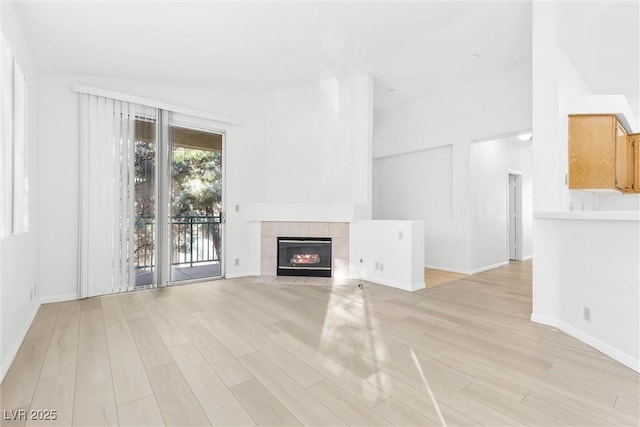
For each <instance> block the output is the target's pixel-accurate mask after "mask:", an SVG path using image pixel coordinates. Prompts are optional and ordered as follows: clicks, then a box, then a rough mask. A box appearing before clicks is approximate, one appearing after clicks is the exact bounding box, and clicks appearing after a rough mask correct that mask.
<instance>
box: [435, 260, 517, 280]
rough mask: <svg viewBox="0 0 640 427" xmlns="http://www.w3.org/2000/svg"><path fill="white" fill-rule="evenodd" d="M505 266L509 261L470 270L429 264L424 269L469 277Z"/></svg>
mask: <svg viewBox="0 0 640 427" xmlns="http://www.w3.org/2000/svg"><path fill="white" fill-rule="evenodd" d="M507 264H509V260H507V261H502V262H498V263H496V264H491V265H485V266H483V267H478V268H472V269H470V270H458V269H455V268H451V267H441V266H437V265H431V264H428V265H425V266H424V268H433V269H434V270H443V271H450V272H452V273H459V274H466V275H468V276H471V275H474V274H478V273H482V272H483V271H487V270H493V269H494V268H500V267H503V266H505V265H507Z"/></svg>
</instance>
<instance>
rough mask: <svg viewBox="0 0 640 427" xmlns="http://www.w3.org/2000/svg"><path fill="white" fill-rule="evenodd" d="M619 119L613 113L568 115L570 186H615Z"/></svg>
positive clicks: (606, 187) (594, 187)
mask: <svg viewBox="0 0 640 427" xmlns="http://www.w3.org/2000/svg"><path fill="white" fill-rule="evenodd" d="M615 123H616V119H615V116H611V115H570V116H569V188H570V189H576V190H578V189H614V188H615V173H614V169H615V162H614V157H615V141H614V140H615V136H616V127H615Z"/></svg>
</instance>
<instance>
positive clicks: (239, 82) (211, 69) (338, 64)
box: [15, 0, 531, 108]
mask: <svg viewBox="0 0 640 427" xmlns="http://www.w3.org/2000/svg"><path fill="white" fill-rule="evenodd" d="M15 7H16V11H17V13H18V16H19V17H20V19H21V20H22V23H21V24H22V26H23V28H24V30H25V33H26V36H27V41H28V43H29V45H30V46H31V48H32V51H33V56H34V58H35V61H36V63H37V65H38V67H39V68H40V69H42V70H47V71H59V72H70V73H79V74H88V75H102V76H111V77H121V78H132V79H151V80H157V81H166V82H171V83H185V82H188V83H191V84H207V85H214V86H220V87H227V88H242V89H270V88H276V87H285V86H291V85H294V84H297V83H304V82H309V81H314V80H318V79H321V78H329V77H340V76H346V75H349V74H352V73H361V72H367V73H371V74H372V75H373V76H374V77H375V79H376V94H375V95H376V107H377V108H385V107H388V106H391V105H397V104H398V103H400V102H405V101H407V100H409V99H411V98H414V97H418V96H421V95H424V94H428V93H433V92H435V91H438V90H441V89H443V88H446V87H447V86H450V85H453V84H456V83H459V82H461V81H464V80H468V79H470V78H473V77H474V76H476V75H479V74H482V73H487V72H490V71H492V70H496V69H499V68H502V67H505V66H507V65H510V64H514V63H518V62H522V61H529V60H530V57H531V4H530V2H528V1H510V2H495V1H478V0H475V1H467V2H460V1H449V2H445V1H438V2H435V1H429V2H425V1H423V2H397V1H389V2H368V3H357V2H341V3H336V2H331V3H329V2H313V3H310V2H307V3H301V2H286V3H273V2H258V3H247V2H235V3H226V2H225V3H221V2H206V1H200V2H148V1H133V2H131V1H129V2H93V1H91V2H80V1H76V2H58V1H41V2H38V1H18V2H16V3H15ZM472 54H479V55H480V57H479V59H478V60H476V61H469V56H470V55H472ZM389 89H394V91H390V90H389Z"/></svg>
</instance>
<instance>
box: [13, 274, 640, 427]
mask: <svg viewBox="0 0 640 427" xmlns="http://www.w3.org/2000/svg"><path fill="white" fill-rule="evenodd" d="M254 280H255V279H254V278H246V279H233V280H220V281H216V282H208V283H199V284H193V285H185V286H175V287H171V288H166V289H160V290H148V291H138V292H134V293H128V294H121V295H117V296H108V297H102V298H92V299H87V300H83V301H72V302H65V303H59V304H47V305H43V306H42V307H41V308H40V311H39V312H38V314H37V317H36V319H35V321H34V323H33V325H32V327H31V329H30V331H29V333H28V335H27V338H26V339H25V341H24V343H23V345H22V347H21V349H20V352H19V353H18V355H17V357H16V360H15V362H14V364H13V366H12V367H11V369H10V371H9V373H8V374H7V377H6V379H5V380H4V383H3V384H2V408H3V409H4V410H7V411H8V410H10V409H27V410H28V409H33V410H56V411H57V419H56V420H55V422H48V423H40V424H45V425H46V424H51V425H54V424H55V425H115V424H120V425H162V424H166V425H208V424H213V425H254V424H257V425H287V426H288V425H303V424H304V425H332V426H333V425H393V424H395V425H442V424H445V423H446V424H447V425H450V426H454V425H456V426H457V425H468V426H476V425H499V426H505V425H546V426H558V425H589V426H595V425H602V426H605V425H607V426H608V425H638V422H639V418H638V400H639V397H638V374H636V373H635V372H633V371H631V370H630V369H628V368H626V367H624V366H622V365H620V364H619V363H617V362H615V361H613V360H611V359H610V358H608V357H606V356H604V355H603V354H601V353H599V352H597V351H595V350H594V349H592V348H590V347H589V346H587V345H585V344H583V343H581V342H580V341H577V340H575V339H573V338H571V337H569V336H567V335H565V334H564V333H562V332H559V331H557V330H555V329H553V328H550V327H546V326H542V325H538V324H535V323H532V322H530V321H529V316H530V312H531V263H530V262H525V263H518V262H514V263H512V264H510V265H509V266H506V267H503V268H499V269H495V270H492V271H488V272H484V273H481V274H477V275H474V276H469V277H467V278H465V279H461V280H457V281H454V282H450V283H448V284H445V285H441V286H437V287H435V288H430V289H425V290H421V291H417V292H413V293H409V292H404V291H400V290H396V289H392V288H388V287H383V286H378V285H375V284H369V285H367V286H365V287H364V288H358V287H355V286H354V287H350V286H334V287H330V286H320V285H282V284H258V283H252V282H253V281H254ZM3 414H5V415H6V413H5V412H3ZM12 424H18V425H24V424H25V422H24V421H21V422H8V421H4V423H3V425H12ZM26 424H27V425H32V424H37V423H36V422H35V421H28V422H26Z"/></svg>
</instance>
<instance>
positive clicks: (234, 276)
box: [224, 271, 260, 279]
mask: <svg viewBox="0 0 640 427" xmlns="http://www.w3.org/2000/svg"><path fill="white" fill-rule="evenodd" d="M247 276H260V272H259V271H249V272H245V273H242V272H240V273H227V274H225V275H224V278H225V279H237V278H238V277H247Z"/></svg>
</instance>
